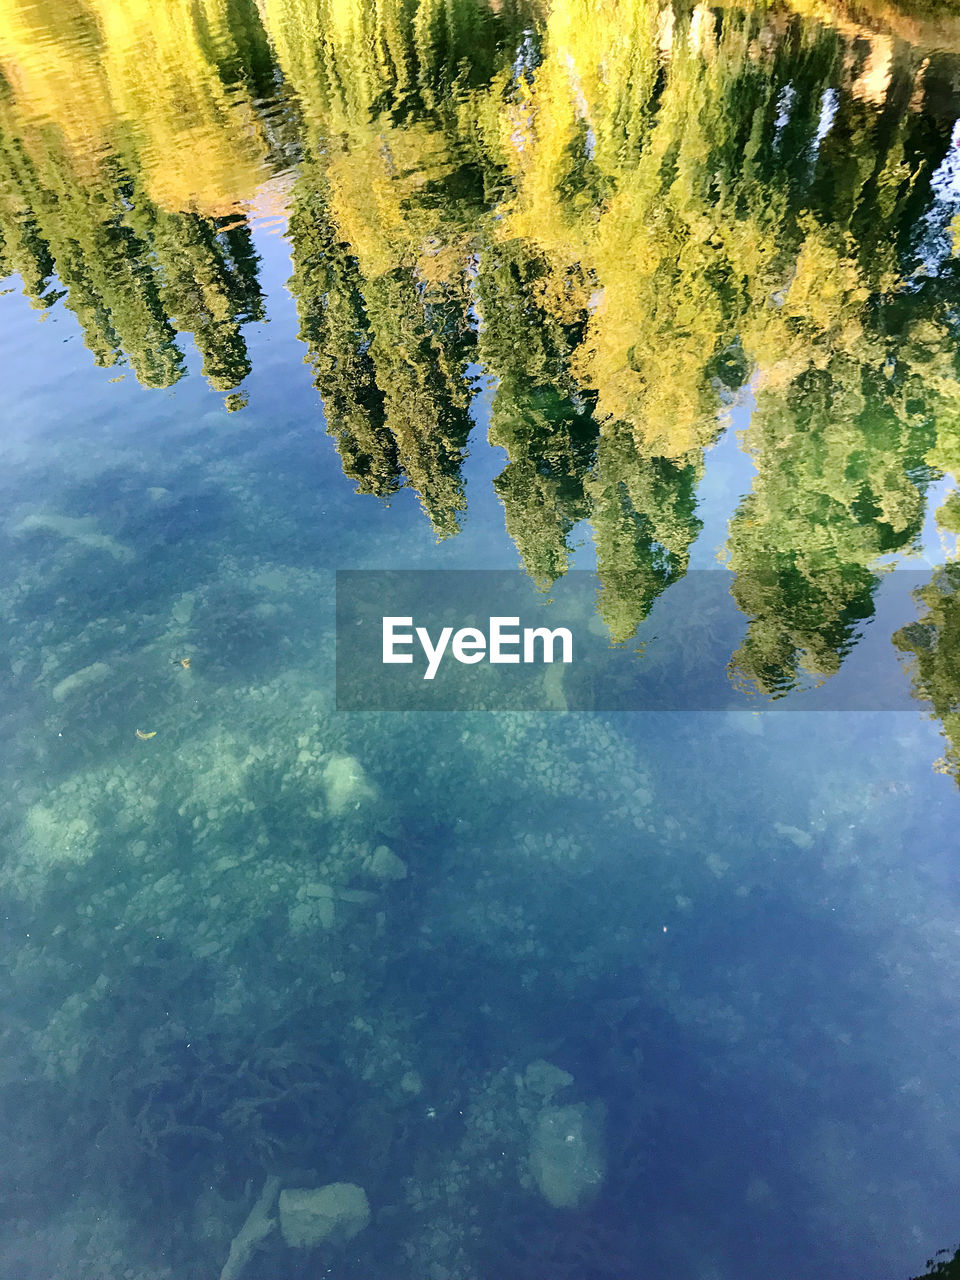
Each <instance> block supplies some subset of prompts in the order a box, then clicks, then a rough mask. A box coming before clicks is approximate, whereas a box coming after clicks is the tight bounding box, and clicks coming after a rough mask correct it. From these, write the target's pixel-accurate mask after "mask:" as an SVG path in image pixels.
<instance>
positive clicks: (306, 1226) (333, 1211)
mask: <svg viewBox="0 0 960 1280" xmlns="http://www.w3.org/2000/svg"><path fill="white" fill-rule="evenodd" d="M279 1210H280V1231H281V1233H282V1235H283V1238H284V1240H285V1241H286V1242H287V1244H288V1245H290V1246H291V1248H294V1249H312V1248H313V1247H314V1246H315V1245H318V1244H321V1243H322V1242H323V1241H324V1240H329V1241H331V1242H332V1243H333V1244H345V1243H346V1241H348V1240H352V1239H353V1237H354V1236H355V1235H358V1234H359V1233H360V1232H361V1231H362V1230H363V1228H364V1227H365V1226H366V1225H367V1223H368V1222H369V1221H370V1203H369V1201H368V1200H367V1193H366V1192H365V1191H364V1189H363V1187H358V1186H357V1185H356V1183H354V1182H331V1183H329V1184H328V1185H327V1186H325V1187H318V1188H316V1189H315V1190H310V1189H309V1188H296V1189H294V1190H292V1191H281V1192H280V1203H279Z"/></svg>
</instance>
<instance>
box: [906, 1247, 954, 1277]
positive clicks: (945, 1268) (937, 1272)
mask: <svg viewBox="0 0 960 1280" xmlns="http://www.w3.org/2000/svg"><path fill="white" fill-rule="evenodd" d="M948 1254H949V1250H948V1249H941V1250H940V1252H939V1253H938V1254H937V1256H936V1258H928V1259H927V1270H926V1271H925V1272H924V1273H923V1275H922V1276H914V1277H913V1280H933V1277H934V1276H938V1277H940V1280H960V1249H958V1250H957V1252H956V1253H955V1254H954V1255H953V1257H952V1258H951V1257H948V1256H947V1255H948ZM938 1259H939V1261H938Z"/></svg>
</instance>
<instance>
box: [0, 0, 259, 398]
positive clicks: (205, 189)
mask: <svg viewBox="0 0 960 1280" xmlns="http://www.w3.org/2000/svg"><path fill="white" fill-rule="evenodd" d="M7 9H9V10H10V12H9V13H7V12H6V11H7ZM0 17H2V18H3V21H0V28H2V35H0V67H2V69H3V70H4V71H5V72H6V74H7V75H8V77H9V84H10V86H11V87H10V89H9V92H5V93H4V95H3V97H2V99H0V239H2V241H3V242H4V244H5V246H6V249H5V257H6V260H7V266H8V267H9V268H10V269H12V270H16V271H18V272H19V273H20V274H21V276H22V279H23V282H24V288H25V292H26V293H27V295H28V296H29V297H30V298H31V300H32V301H33V302H34V304H35V305H47V304H48V303H49V302H50V301H51V291H50V286H49V281H50V280H51V279H53V278H55V279H56V280H57V282H58V283H59V284H60V285H61V286H62V290H63V298H64V303H65V305H66V306H67V307H68V308H69V309H70V310H71V311H73V312H74V314H75V315H76V316H77V319H78V320H79V322H80V324H81V327H82V329H83V333H84V339H85V341H86V344H87V346H88V347H89V348H90V350H91V351H92V352H93V355H94V358H95V360H96V362H97V363H98V364H101V365H108V366H109V365H112V364H114V363H116V362H117V361H118V360H119V359H120V358H121V357H125V358H126V359H127V360H128V361H129V363H130V365H131V367H132V368H133V370H134V372H135V374H136V376H137V378H138V379H139V380H140V381H141V382H142V383H143V384H144V385H145V386H151V387H165V386H169V385H170V384H171V383H172V382H174V381H176V379H177V378H179V377H180V376H181V374H182V372H183V357H182V355H181V353H180V351H179V350H178V348H177V346H176V341H175V335H176V333H177V332H189V333H191V334H192V335H193V337H194V339H195V341H196V344H197V347H198V349H199V351H200V353H201V356H202V357H203V368H204V373H205V374H206V376H207V377H208V379H209V381H210V382H211V384H212V385H213V386H214V387H216V388H218V389H221V390H229V389H230V388H232V387H235V386H236V385H237V383H238V382H239V381H240V380H241V379H242V378H243V377H244V376H245V375H246V373H247V372H249V367H250V366H249V358H248V356H247V352H246V347H245V343H244V341H243V338H242V336H241V334H240V328H241V326H242V324H243V323H245V322H246V321H248V320H251V319H255V318H258V317H260V316H261V315H262V302H261V299H260V294H259V288H258V286H257V283H256V269H255V261H254V258H253V254H252V251H251V247H250V241H249V234H248V232H247V231H246V230H245V229H244V228H242V227H240V226H237V225H236V223H237V218H236V203H237V200H238V199H239V198H241V197H242V196H245V195H248V194H251V193H252V191H253V188H254V185H255V183H256V182H257V181H258V180H259V178H260V176H261V174H262V163H263V145H262V141H261V137H260V132H259V130H258V128H257V127H256V125H255V122H254V120H253V115H252V108H251V106H250V98H249V97H248V93H252V92H257V91H259V90H261V89H262V88H263V86H264V84H265V83H266V82H267V80H268V78H269V74H270V67H271V62H270V58H269V53H268V46H267V42H266V37H265V34H264V31H263V27H262V24H261V23H260V20H259V17H258V15H257V11H256V8H255V6H254V5H253V4H252V3H251V2H250V0H227V2H226V3H223V4H221V3H218V2H217V0H207V2H206V3H204V4H200V5H194V4H192V3H188V2H187V0H172V3H171V4H169V5H165V6H164V7H163V12H162V13H154V12H151V11H150V10H149V8H148V7H147V6H142V5H138V4H136V3H131V4H127V5H113V4H105V3H101V0H72V2H71V3H69V4H68V5H66V6H63V7H62V8H61V7H60V6H54V5H39V6H34V7H33V11H32V14H31V16H30V19H29V21H28V20H27V19H26V18H25V17H24V14H23V13H22V12H21V11H20V10H19V9H18V8H17V6H15V5H13V4H12V3H10V2H9V0H3V5H2V10H0ZM51 121H52V122H55V123H51ZM198 209H205V210H206V211H207V214H208V216H206V217H203V216H201V215H200V213H198V212H197V210H198ZM228 210H229V217H222V216H219V215H222V214H225V213H226V212H227V211H228ZM58 296H59V295H58Z"/></svg>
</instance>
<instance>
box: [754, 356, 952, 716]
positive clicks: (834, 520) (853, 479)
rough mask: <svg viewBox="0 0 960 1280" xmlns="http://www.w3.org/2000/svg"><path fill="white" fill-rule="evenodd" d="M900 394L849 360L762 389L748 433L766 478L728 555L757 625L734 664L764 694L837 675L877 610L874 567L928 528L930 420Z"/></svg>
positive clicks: (882, 376) (881, 376) (879, 373)
mask: <svg viewBox="0 0 960 1280" xmlns="http://www.w3.org/2000/svg"><path fill="white" fill-rule="evenodd" d="M864 354H866V353H865V352H864ZM897 392H898V388H897V387H896V385H895V384H893V385H891V379H890V378H888V376H887V374H886V373H885V372H884V371H883V370H882V369H881V370H875V369H870V368H869V366H865V365H864V364H863V363H861V361H860V360H858V359H856V358H855V357H852V356H848V355H845V354H843V353H837V354H833V355H831V356H829V357H828V362H827V364H826V367H824V368H815V367H812V368H809V369H806V370H804V371H803V372H802V373H800V374H798V375H797V376H796V377H795V378H793V379H792V380H791V381H790V382H789V383H788V384H787V385H786V386H785V387H783V388H772V387H771V388H765V389H762V390H760V391H759V392H758V397H757V407H756V410H755V412H754V416H753V421H752V423H751V427H750V432H749V437H748V440H749V445H750V448H751V450H752V451H753V452H754V456H755V460H756V464H757V469H758V475H757V478H756V480H755V481H754V485H753V491H752V493H751V494H750V495H749V496H748V497H747V498H746V499H744V501H743V502H742V503H741V505H740V507H739V509H738V511H737V512H736V514H735V515H734V517H733V520H732V521H731V525H730V540H729V553H730V564H731V566H732V567H733V568H734V569H735V570H736V572H737V578H736V581H735V583H734V586H733V594H734V597H735V598H736V600H737V603H738V604H739V605H740V608H741V609H742V610H743V611H744V613H746V614H747V616H748V617H749V618H750V619H751V621H750V626H749V629H748V632H747V636H746V638H745V640H744V642H743V644H742V645H741V647H740V649H739V650H738V651H737V653H736V654H735V655H734V667H735V669H736V670H737V671H738V672H739V673H740V674H741V675H742V676H745V677H747V679H748V680H750V681H751V682H752V683H754V684H755V685H756V686H757V687H759V688H761V689H764V690H766V691H773V690H774V689H784V688H789V687H790V685H791V683H792V682H793V680H794V678H795V677H796V675H797V673H798V670H800V669H802V670H804V671H806V672H808V673H810V674H813V675H815V676H820V677H824V676H829V675H832V674H833V673H834V672H835V671H836V670H837V668H838V667H839V665H840V662H841V660H842V657H843V655H844V654H845V653H846V652H847V651H848V650H849V648H850V647H851V644H852V642H853V639H854V636H855V632H856V627H857V624H858V623H859V622H860V621H862V620H863V619H864V618H867V617H869V616H870V615H871V614H872V613H873V602H872V595H873V590H874V587H875V585H876V582H877V577H876V574H874V573H872V572H871V571H870V568H869V565H870V564H871V563H872V562H873V561H875V560H876V558H877V557H878V556H881V555H883V554H885V553H887V552H890V551H895V550H898V549H901V548H903V547H907V546H909V545H910V544H911V543H912V542H913V541H914V539H915V538H916V536H917V535H918V533H919V531H920V526H921V523H922V516H923V503H922V491H923V486H924V483H925V476H926V472H925V470H924V468H923V466H922V463H923V457H924V453H925V449H926V447H928V445H929V441H930V423H929V421H928V420H927V419H926V418H925V417H924V415H922V414H920V413H917V414H915V415H914V420H913V421H912V422H910V421H905V420H904V419H903V418H902V417H901V415H900V413H899V412H898V409H899V404H898V400H899V396H898V394H897Z"/></svg>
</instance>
